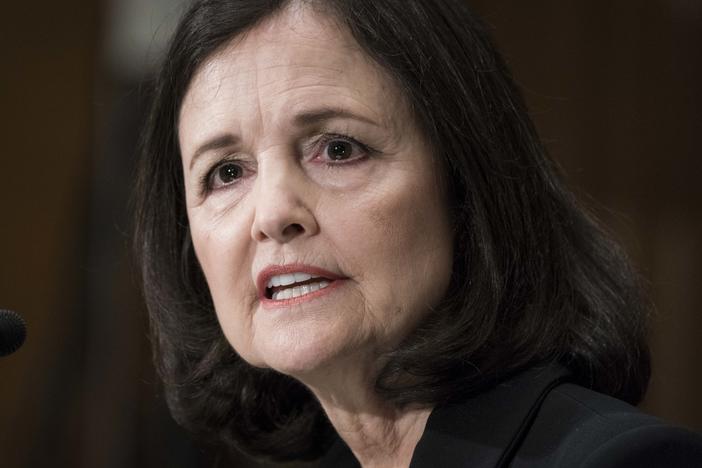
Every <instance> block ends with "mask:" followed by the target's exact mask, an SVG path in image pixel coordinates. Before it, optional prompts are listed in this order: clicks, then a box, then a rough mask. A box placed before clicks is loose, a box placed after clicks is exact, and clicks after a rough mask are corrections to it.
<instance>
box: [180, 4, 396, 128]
mask: <svg viewBox="0 0 702 468" xmlns="http://www.w3.org/2000/svg"><path fill="white" fill-rule="evenodd" d="M402 101H403V100H402V99H401V97H400V95H399V93H398V91H397V87H396V86H395V85H394V84H393V83H392V80H391V79H390V78H389V76H388V74H387V73H386V72H385V71H384V70H382V69H381V68H380V67H379V66H378V65H377V64H376V63H375V62H373V61H372V60H371V59H370V58H369V57H368V56H367V55H366V54H365V53H364V52H363V51H362V50H361V48H360V47H359V45H358V44H357V43H356V41H355V40H354V39H353V37H352V36H351V35H350V33H348V31H347V30H346V29H345V28H343V27H340V25H339V24H338V23H337V22H336V21H334V20H333V19H331V18H330V17H327V16H325V15H322V14H320V13H319V12H316V11H314V10H312V9H311V8H310V7H304V6H299V5H297V4H296V3H293V5H291V6H290V7H288V8H287V9H285V10H284V11H282V12H280V13H279V14H277V15H275V16H273V17H271V18H268V19H266V20H265V21H264V22H263V23H261V24H260V25H258V26H256V27H255V28H253V29H252V30H250V31H248V32H247V33H246V34H243V35H241V36H239V37H236V38H234V39H233V40H232V41H230V42H229V43H228V44H226V45H225V46H224V47H223V48H221V49H220V50H218V51H217V52H216V53H214V54H213V55H212V56H211V57H209V58H208V59H207V60H206V61H205V62H204V63H203V65H202V66H201V67H200V68H199V70H198V71H197V73H196V74H195V76H194V78H193V80H192V81H191V83H190V86H189V89H188V92H187V93H186V96H185V99H184V100H183V105H182V108H181V114H180V125H179V126H180V130H181V132H182V133H181V134H182V135H183V136H190V132H189V127H191V126H192V125H195V126H197V121H198V120H202V119H201V118H200V119H199V118H198V116H200V117H203V118H207V119H208V120H209V123H210V124H211V123H212V117H213V116H224V115H228V116H229V117H230V118H231V119H236V118H238V119H239V120H241V119H246V118H253V117H256V118H258V119H259V120H261V119H266V118H271V116H274V117H272V118H275V119H280V118H283V116H284V115H286V114H290V113H292V111H293V110H295V109H296V108H300V107H305V106H311V105H319V106H324V105H328V106H336V107H338V106H341V107H350V108H352V109H354V110H357V111H362V112H364V113H366V114H367V115H368V116H369V117H370V118H373V119H375V120H376V121H378V122H379V123H383V124H390V123H391V122H390V121H392V120H393V114H397V112H398V111H399V110H400V109H399V107H400V106H401V103H402ZM403 107H404V106H403ZM389 109H393V112H390V111H389ZM286 111H287V112H286ZM184 127H185V128H184Z"/></svg>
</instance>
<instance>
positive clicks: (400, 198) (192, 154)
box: [179, 8, 452, 376]
mask: <svg viewBox="0 0 702 468" xmlns="http://www.w3.org/2000/svg"><path fill="white" fill-rule="evenodd" d="M179 139H180V146H181V151H182V162H183V171H184V178H185V187H186V190H185V192H186V201H187V212H188V218H189V223H190V230H191V235H192V242H193V245H194V248H195V253H196V255H197V258H198V260H199V262H200V265H201V267H202V270H203V272H204V274H205V277H206V279H207V283H208V285H209V288H210V293H211V295H212V298H213V301H214V305H215V309H216V313H217V317H218V319H219V322H220V324H221V327H222V329H223V331H224V334H225V335H226V337H227V339H228V340H229V342H230V343H231V345H232V346H233V347H234V349H235V350H236V351H237V352H238V353H239V354H240V355H241V356H242V357H243V358H244V359H246V360H247V361H248V362H250V363H251V364H254V365H256V366H263V367H271V368H274V369H276V370H278V371H280V372H283V373H286V374H289V375H293V376H302V375H304V374H306V373H309V372H318V371H322V372H323V371H324V369H329V368H330V367H329V366H336V367H335V368H336V369H338V366H341V365H342V363H344V362H351V363H359V362H365V363H373V362H374V358H376V357H378V356H379V355H380V353H382V352H383V351H387V350H389V349H392V348H393V347H394V346H396V345H397V344H398V342H399V341H400V340H402V339H403V338H404V337H405V336H407V334H408V333H409V332H410V331H411V330H412V329H413V328H414V327H415V326H416V324H417V322H418V320H420V319H421V318H422V317H423V316H425V315H426V314H427V313H429V312H430V309H431V308H432V307H433V306H435V305H436V304H437V303H438V302H439V300H440V299H441V298H442V297H443V295H444V293H445V291H446V288H447V285H448V282H449V277H450V272H451V261H452V235H451V229H450V223H449V219H448V218H449V217H448V213H447V208H446V203H445V202H444V199H443V194H442V191H441V190H440V189H439V188H438V186H437V185H438V184H437V172H438V171H437V167H436V164H435V163H434V158H433V155H432V154H431V148H430V147H429V146H428V144H427V142H426V141H425V139H424V137H423V136H422V134H421V133H420V131H419V129H418V126H417V124H416V122H415V121H414V120H413V118H412V116H411V114H410V112H409V111H408V108H407V105H406V103H405V102H404V100H403V99H402V97H401V96H400V94H399V92H398V90H397V89H396V87H395V85H394V84H393V83H392V82H391V81H390V80H389V79H388V77H387V76H386V75H385V74H384V73H383V71H381V69H379V67H378V66H376V65H374V63H372V62H371V61H370V60H369V59H368V58H367V57H366V56H365V55H364V54H363V53H362V52H361V51H360V49H359V47H358V46H357V45H356V44H355V42H354V41H353V40H352V39H351V38H350V36H349V35H348V34H347V33H345V32H344V31H343V30H342V29H341V28H339V27H338V26H336V25H335V24H334V23H333V22H331V21H330V20H328V19H326V18H324V17H322V16H319V15H317V14H315V13H312V12H311V11H309V10H306V9H301V8H298V9H289V10H287V11H286V12H284V13H282V14H280V15H279V16H277V17H275V18H273V19H269V20H267V21H266V22H264V23H262V24H261V25H259V26H258V27H257V28H255V29H254V30H252V31H251V32H249V33H248V34H246V35H245V36H243V38H239V39H237V40H235V41H233V42H231V43H230V44H228V45H227V46H226V47H225V48H223V49H221V50H220V51H218V52H217V53H216V54H214V55H213V56H212V57H210V58H209V60H207V61H206V62H205V63H204V64H203V65H202V66H201V67H200V69H199V71H198V73H197V74H196V75H195V77H194V79H193V81H192V82H191V84H190V88H189V90H188V92H187V94H186V97H185V99H184V101H183V106H182V109H181V113H180V121H179ZM291 282H294V283H295V284H292V285H289V284H288V283H291ZM359 359H360V360H361V361H359Z"/></svg>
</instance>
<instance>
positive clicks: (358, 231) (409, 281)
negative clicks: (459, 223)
mask: <svg viewBox="0 0 702 468" xmlns="http://www.w3.org/2000/svg"><path fill="white" fill-rule="evenodd" d="M392 181H393V183H392V184H386V185H385V187H384V189H383V190H378V191H376V192H374V193H372V194H368V195H367V196H365V197H363V199H359V200H356V204H355V205H354V206H355V207H349V208H348V211H347V213H348V214H349V216H348V217H346V218H345V222H344V223H343V226H344V228H343V229H342V230H341V234H340V236H343V239H344V244H345V245H347V246H349V248H348V253H349V256H351V257H352V258H353V272H355V273H357V277H358V278H359V282H360V284H361V287H362V291H363V295H364V297H365V298H366V300H367V302H368V304H369V306H370V307H371V309H372V311H374V315H376V316H378V318H379V320H381V318H382V320H384V321H385V322H386V323H389V322H388V317H387V314H394V315H395V316H394V317H393V321H395V320H397V321H398V322H399V323H402V322H404V321H407V322H408V324H411V323H414V322H415V321H416V319H417V318H418V316H419V315H421V314H423V313H424V312H425V311H427V310H428V309H429V308H430V307H432V306H434V305H436V303H438V302H439V300H440V299H441V298H442V297H443V294H444V292H445V290H446V288H447V287H448V283H449V279H450V274H451V263H452V254H453V252H452V244H453V243H452V240H451V230H450V224H449V218H448V210H447V209H446V207H445V206H444V204H443V203H442V199H441V197H440V195H439V194H438V192H437V190H435V188H434V184H433V180H431V181H427V180H423V178H421V177H418V174H417V173H408V172H407V173H402V174H401V176H398V177H395V178H392ZM358 206H363V207H364V209H363V210H358V208H357V207H358ZM337 244H338V242H337ZM397 314H400V315H401V316H400V317H397V316H396V315H397Z"/></svg>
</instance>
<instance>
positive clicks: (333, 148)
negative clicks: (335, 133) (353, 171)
mask: <svg viewBox="0 0 702 468" xmlns="http://www.w3.org/2000/svg"><path fill="white" fill-rule="evenodd" d="M352 153H353V144H351V143H349V142H348V141H343V140H333V141H330V142H329V144H328V146H327V156H329V159H331V160H332V161H343V160H344V159H348V158H350V157H351V155H352Z"/></svg>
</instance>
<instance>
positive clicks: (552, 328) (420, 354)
mask: <svg viewBox="0 0 702 468" xmlns="http://www.w3.org/2000/svg"><path fill="white" fill-rule="evenodd" d="M298 1H302V2H304V3H307V4H309V5H310V6H312V7H315V8H317V9H319V11H320V12H322V13H323V14H326V15H329V16H330V17H332V18H333V19H335V20H336V21H337V22H338V23H339V24H340V25H342V26H343V27H345V28H348V30H349V31H350V32H351V34H352V35H353V37H354V38H355V39H356V41H357V42H358V44H359V45H360V47H361V48H362V49H363V50H364V51H365V52H366V54H367V55H368V57H369V58H370V59H371V60H374V61H375V62H376V63H377V64H379V65H380V67H382V69H384V70H385V71H386V73H387V74H388V75H389V76H390V77H391V78H392V79H393V80H394V82H395V83H396V85H397V86H398V88H399V89H400V90H401V92H402V93H403V94H404V96H405V97H406V100H407V101H408V102H409V104H410V106H411V109H412V111H413V113H414V115H415V117H416V118H417V121H418V122H419V123H420V126H421V129H422V131H424V132H425V134H426V136H427V138H428V140H429V141H430V143H431V145H432V146H433V149H434V151H435V154H436V155H438V157H439V158H440V159H441V160H442V161H443V163H442V164H443V166H444V167H445V174H444V175H443V176H444V177H445V179H446V181H447V184H448V191H449V194H450V203H451V207H450V208H451V212H452V213H453V220H452V221H453V225H454V230H455V246H454V259H453V272H452V278H451V284H450V286H449V290H448V292H447V295H446V298H445V299H444V300H443V302H442V303H441V305H440V307H439V308H438V310H437V311H436V312H435V313H432V314H429V316H428V317H427V318H426V320H425V321H424V322H423V323H421V324H420V326H419V327H418V328H417V329H416V330H414V332H413V333H412V334H411V335H410V336H409V337H407V339H406V340H405V342H404V343H403V344H402V345H401V346H399V347H398V349H396V350H394V351H393V352H392V353H390V355H389V356H388V361H387V364H386V365H385V367H384V368H383V369H382V371H381V372H380V374H379V375H378V377H377V381H376V390H377V392H378V393H379V395H381V396H382V397H383V398H384V399H385V400H386V401H388V402H390V403H392V404H395V405H397V406H399V407H401V406H403V405H407V404H415V405H426V406H432V405H438V404H442V403H446V402H448V401H451V400H456V399H460V398H464V397H465V396H467V395H470V394H471V393H474V392H476V391H479V390H480V389H482V388H485V386H488V385H492V384H494V383H495V382H498V381H500V380H502V379H504V378H506V377H507V376H509V375H512V374H514V373H516V372H518V371H520V370H523V369H525V368H527V367H529V366H532V365H535V364H538V363H545V362H560V363H562V364H564V365H565V366H567V367H568V368H569V369H570V370H571V371H572V373H573V375H574V377H575V379H576V380H577V382H579V383H580V384H582V385H585V386H587V387H589V388H593V389H595V390H597V391H600V392H603V393H607V394H610V395H613V396H615V397H618V398H621V399H623V400H626V401H628V402H631V403H637V402H639V401H640V399H641V398H642V396H643V394H644V392H645V389H646V386H647V383H648V379H649V375H650V362H649V350H648V347H647V345H646V341H645V335H646V327H645V319H646V312H647V306H646V302H645V301H644V300H642V298H641V294H640V288H639V285H638V279H637V276H636V274H635V273H634V272H633V271H632V269H631V267H630V265H629V263H628V261H627V259H626V256H625V255H624V253H623V252H622V250H621V249H620V247H619V246H618V245H617V244H616V243H615V242H614V241H613V240H612V239H611V238H610V237H609V236H607V235H606V234H605V233H604V232H603V230H602V229H601V228H600V227H598V224H597V223H596V222H595V221H594V219H593V217H592V216H590V215H589V214H587V212H586V211H585V210H584V209H583V208H582V207H580V206H579V205H578V203H577V202H576V200H575V197H574V196H573V194H572V193H571V192H570V191H569V190H567V189H566V188H565V186H564V184H563V182H562V178H561V176H560V175H559V172H558V170H557V168H556V167H555V164H554V163H553V162H552V161H551V159H549V157H548V155H547V154H546V151H545V149H544V147H543V146H542V144H541V142H540V139H539V137H538V135H537V133H536V130H535V128H534V125H533V123H532V122H531V120H530V118H529V116H528V113H527V110H526V107H525V104H524V101H523V98H522V96H521V94H520V92H519V90H518V89H517V88H516V86H515V84H514V82H513V80H512V78H511V76H510V72H509V71H508V69H507V68H506V66H505V64H504V62H503V60H502V58H501V57H500V55H499V54H498V52H497V51H496V48H495V47H494V45H493V43H492V42H491V39H490V38H489V35H488V33H487V31H486V28H485V26H484V25H483V24H482V23H481V22H480V20H479V19H478V18H477V17H476V16H475V15H474V14H473V13H472V12H471V11H470V10H469V8H468V7H467V6H466V2H465V1H463V0H431V1H427V0H324V1H314V0H298ZM288 3H290V2H289V1H286V0H202V1H196V2H195V3H194V4H193V5H192V6H191V7H190V9H189V10H188V11H187V13H186V14H185V15H184V17H183V18H182V20H181V22H180V25H179V27H178V29H177V31H176V33H175V35H174V37H173V39H172V41H171V45H170V48H169V50H168V52H167V55H166V57H165V60H164V62H163V65H162V69H161V71H160V74H159V75H158V77H157V79H156V81H155V83H154V86H153V96H152V104H151V110H150V114H149V116H148V118H147V121H146V123H145V126H144V129H143V136H142V154H141V160H140V166H139V169H138V181H137V185H136V189H135V197H134V199H135V221H136V222H135V232H134V242H135V250H136V254H137V258H138V261H139V262H140V267H141V274H142V282H143V291H144V295H145V300H146V304H147V307H148V311H149V315H150V323H151V333H152V339H153V347H154V356H155V362H156V364H157V369H158V372H159V374H160V376H161V378H162V380H163V383H164V388H165V393H166V396H167V401H168V404H169V407H170V409H171V412H172V414H173V416H174V418H175V419H176V421H177V422H178V423H180V424H181V425H183V426H184V427H186V428H187V429H189V430H190V431H192V432H194V433H195V434H197V435H199V436H201V437H203V438H205V439H207V440H210V441H213V442H216V443H217V444H219V445H220V446H224V447H229V448H232V447H236V448H238V449H240V450H243V451H245V452H248V453H249V454H252V455H254V456H259V457H267V458H268V459H271V460H278V461H284V460H293V459H313V458H315V457H318V456H319V455H321V454H322V453H323V452H324V451H325V450H326V448H327V447H328V445H329V443H330V441H331V440H332V438H333V437H334V432H333V429H332V427H331V425H330V424H329V422H328V420H327V418H326V416H325V415H324V412H323V411H322V409H321V407H320V405H319V403H318V402H317V401H316V399H315V398H314V396H313V395H312V394H311V393H310V392H309V391H308V390H307V389H306V388H305V387H304V386H303V385H302V384H300V383H299V382H297V381H295V380H293V379H292V378H289V377H287V376H285V375H281V374H279V373H276V372H274V371H272V370H267V369H259V368H255V367H253V366H250V365H249V364H247V363H246V362H245V361H243V360H242V359H241V358H240V357H239V356H238V355H237V354H236V353H235V352H234V351H233V349H232V348H231V346H230V345H229V343H228V342H227V340H226V339H225V337H224V335H223V333H222V330H221V329H220V327H219V324H218V322H217V318H216V315H215V312H214V307H213V304H212V300H211V297H210V294H209V290H208V287H207V284H206V282H205V279H204V276H203V274H202V271H201V269H200V266H199V264H198V261H197V259H196V257H195V254H194V251H193V246H192V242H191V239H190V234H189V228H188V218H187V214H186V209H185V205H184V186H183V174H182V166H181V161H180V158H181V155H180V150H179V145H178V138H177V124H178V115H179V109H180V105H181V102H182V100H183V97H184V95H185V93H186V91H187V88H188V85H189V83H190V80H191V79H192V77H193V75H194V73H195V72H196V71H197V70H198V67H199V66H200V65H201V64H202V63H203V61H205V60H206V59H207V58H208V57H209V56H210V55H211V54H212V53H213V52H215V51H216V50H217V49H218V48H220V47H222V46H224V45H225V44H226V43H228V42H229V41H230V40H231V39H232V38H234V37H237V36H239V35H241V34H244V33H245V32H246V31H248V30H250V29H251V28H254V27H255V26H256V25H257V24H259V23H260V22H262V21H264V20H265V19H266V18H269V17H270V16H271V15H273V14H276V13H278V12H280V11H281V10H282V9H284V8H285V7H286V6H287V5H288Z"/></svg>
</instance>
